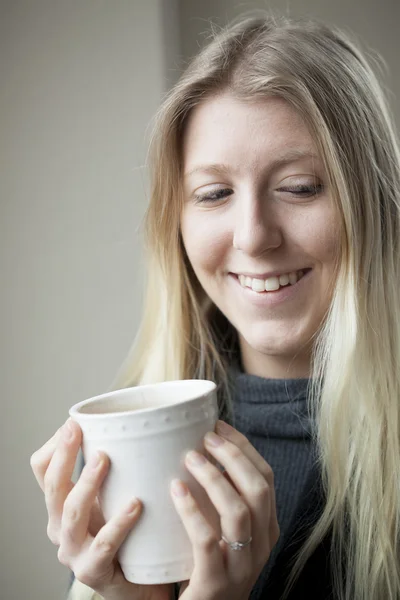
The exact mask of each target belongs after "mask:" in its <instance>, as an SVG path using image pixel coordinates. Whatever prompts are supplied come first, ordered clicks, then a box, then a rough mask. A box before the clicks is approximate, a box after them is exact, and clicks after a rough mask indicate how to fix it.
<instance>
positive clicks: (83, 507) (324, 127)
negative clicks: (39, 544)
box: [32, 16, 400, 600]
mask: <svg viewBox="0 0 400 600" xmlns="http://www.w3.org/2000/svg"><path fill="white" fill-rule="evenodd" d="M150 156H151V176H152V193H151V199H150V204H149V208H148V213H147V218H146V233H147V244H148V255H149V256H148V268H147V275H148V289H147V299H146V302H145V311H144V315H143V320H142V324H141V329H140V331H139V335H138V337H137V339H136V340H135V344H134V346H133V348H132V352H131V353H130V355H129V356H128V358H127V360H126V362H125V364H124V365H123V368H122V369H121V372H120V374H119V377H118V380H117V381H116V382H115V387H125V386H130V385H137V384H141V383H149V382H157V381H163V380H173V379H185V378H187V379H193V378H201V379H212V380H214V381H216V383H217V384H218V394H219V408H220V418H221V420H220V421H219V422H218V426H217V434H218V435H216V434H215V433H214V432H210V433H209V434H207V436H206V437H205V440H204V444H205V449H206V450H207V452H205V453H204V455H203V454H199V453H197V454H193V453H191V454H190V456H189V455H188V456H187V457H186V461H185V465H186V467H187V469H188V470H189V471H190V472H191V473H192V475H193V476H194V477H195V478H196V479H197V481H198V482H199V484H200V485H201V486H203V488H204V489H205V491H206V492H207V494H208V496H209V498H210V499H211V501H212V502H213V504H214V506H215V508H216V510H217V513H218V515H219V517H220V527H221V531H222V534H223V535H222V537H220V536H219V535H218V534H217V532H216V531H215V530H214V529H213V527H212V526H211V524H210V523H209V522H208V521H207V519H206V518H205V516H204V514H203V513H202V512H201V510H200V508H199V506H198V505H197V504H196V502H195V500H194V498H193V496H192V495H191V492H190V490H189V489H188V487H187V486H185V485H184V484H183V483H182V482H178V485H177V486H176V487H174V488H173V489H171V497H172V498H173V501H174V503H175V507H176V510H177V513H178V514H179V518H180V519H181V520H182V522H183V524H184V526H185V528H186V531H187V534H188V537H189V539H190V541H191V543H192V547H193V557H194V565H195V566H194V570H193V573H192V575H191V577H190V580H188V581H185V582H177V584H178V583H179V585H176V586H174V587H173V586H138V585H135V584H131V583H129V582H127V581H126V580H125V578H124V577H123V575H122V571H121V569H120V567H119V564H118V561H117V558H116V556H117V554H116V553H117V550H118V548H119V546H120V545H121V543H122V541H123V539H124V537H125V536H126V535H127V533H128V531H129V530H130V529H131V528H132V527H133V528H134V527H135V523H136V521H137V519H138V517H139V513H140V510H139V508H138V507H139V504H138V503H137V504H136V505H135V507H132V506H130V507H127V509H126V511H125V512H124V513H123V514H121V515H120V516H119V517H118V519H116V520H115V521H113V522H109V523H107V524H104V522H103V521H102V515H101V511H100V508H99V505H98V502H97V500H96V495H97V493H98V490H99V486H100V485H101V482H102V480H103V479H104V476H105V474H106V471H107V468H108V467H107V460H106V458H105V457H103V461H102V463H101V464H100V465H99V464H97V466H95V465H92V466H90V465H89V466H87V467H85V469H84V471H83V473H82V476H81V477H80V478H79V480H78V482H77V484H76V485H75V486H74V485H73V484H72V482H71V480H70V475H71V473H72V466H73V464H74V460H75V457H76V454H77V452H78V449H79V444H80V439H81V438H80V435H81V434H80V431H79V428H76V427H75V428H74V427H73V428H72V432H71V427H70V426H66V427H65V428H64V430H63V434H62V435H59V434H57V435H56V436H55V438H53V439H52V440H50V441H49V442H48V443H47V444H46V445H45V446H44V447H43V448H42V449H41V450H39V451H38V452H37V453H36V454H35V455H34V457H33V459H32V465H33V468H34V472H35V474H36V477H37V479H38V481H39V484H40V485H41V487H42V489H43V490H44V492H45V495H46V502H47V506H48V510H49V535H50V536H51V537H52V539H53V541H54V543H56V544H57V545H59V546H60V549H59V558H60V560H61V561H62V562H63V563H64V564H66V565H68V566H69V567H70V568H71V570H72V571H73V572H74V575H75V583H74V584H73V586H72V588H71V593H70V600H78V599H85V598H86V599H87V600H89V598H99V597H101V596H104V598H105V599H106V600H125V599H128V598H129V600H145V599H146V600H169V599H170V598H171V597H172V596H173V595H174V594H175V595H179V597H180V598H181V599H182V600H248V599H251V600H264V599H265V600H299V599H301V598H307V600H328V599H330V600H333V599H334V600H336V599H337V600H350V599H351V600H383V599H385V600H399V599H400V543H399V542H400V487H399V485H398V482H399V479H400V466H399V465H400V434H399V432H400V425H399V424H400V309H399V293H400V155H399V149H398V146H397V142H396V139H395V135H394V129H393V126H392V123H391V119H390V115H389V111H388V109H387V105H386V102H385V99H384V96H383V93H382V91H381V88H380V85H379V83H378V81H377V79H376V77H375V75H374V73H373V71H372V70H371V68H370V66H369V64H368V63H367V61H366V59H365V58H364V56H363V55H362V54H361V52H360V51H359V50H358V49H357V47H356V45H355V44H354V43H352V41H351V40H349V39H348V38H347V37H346V36H345V35H344V34H342V33H341V32H339V31H337V30H335V29H333V28H329V27H327V26H324V25H322V24H320V23H314V22H312V21H292V20H288V19H272V18H270V17H269V16H267V17H257V18H241V19H239V20H238V21H237V22H236V23H233V24H231V25H229V26H228V27H227V28H225V29H224V30H222V31H221V32H220V33H219V34H218V35H217V36H216V37H215V39H213V40H212V41H211V42H210V44H209V45H208V46H207V47H206V48H205V49H204V50H202V51H201V52H200V53H199V55H198V56H197V57H195V58H194V60H193V61H192V63H191V64H190V65H189V66H188V68H187V70H186V72H185V73H184V74H183V76H182V78H181V80H180V81H179V82H178V83H177V85H176V86H175V87H174V89H173V90H172V91H171V93H170V94H169V96H168V97H167V98H166V100H165V102H164V103H163V105H162V106H161V108H160V111H159V114H158V116H157V119H156V122H155V130H154V136H153V139H152V144H151V153H150ZM229 423H230V425H229ZM231 425H234V427H232V426H231ZM216 463H217V464H219V465H222V466H223V468H224V473H222V472H221V470H220V469H219V468H217V466H216ZM144 509H146V507H145V506H144ZM133 534H134V531H133ZM83 584H86V586H85V585H83ZM89 588H91V589H89ZM93 590H95V591H93ZM95 592H96V593H95ZM99 595H101V596H99Z"/></svg>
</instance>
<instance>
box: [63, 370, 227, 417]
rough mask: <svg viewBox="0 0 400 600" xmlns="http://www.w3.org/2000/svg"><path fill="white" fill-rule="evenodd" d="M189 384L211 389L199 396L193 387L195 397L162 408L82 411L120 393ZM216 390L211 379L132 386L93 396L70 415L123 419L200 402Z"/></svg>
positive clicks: (73, 408)
mask: <svg viewBox="0 0 400 600" xmlns="http://www.w3.org/2000/svg"><path fill="white" fill-rule="evenodd" d="M188 383H192V384H209V389H206V390H205V391H204V392H203V393H201V394H200V395H199V393H198V391H197V392H196V390H195V386H193V388H194V389H193V397H188V398H185V399H184V400H181V401H177V402H173V403H170V404H165V405H161V406H151V407H149V408H140V409H133V410H124V411H115V412H114V411H109V412H101V413H85V412H81V409H82V408H84V407H85V406H88V405H90V404H95V403H96V402H101V401H102V400H104V399H107V398H109V397H111V396H114V395H115V394H116V393H118V395H119V396H121V397H123V396H125V395H128V394H130V393H131V392H132V390H136V389H138V388H140V389H141V390H143V389H149V388H155V387H172V386H177V385H178V386H181V385H183V384H188ZM216 389H217V385H216V383H215V382H214V381H211V380H209V379H179V380H174V381H160V382H158V383H147V384H143V385H135V386H131V387H128V388H121V389H118V390H112V391H110V392H105V393H103V394H99V395H97V396H92V397H91V398H87V399H85V400H82V401H80V402H77V403H76V404H74V405H73V406H71V408H70V409H69V415H70V417H72V418H79V419H85V420H86V419H90V420H91V419H101V418H104V417H107V418H112V417H115V418H116V417H123V416H127V415H132V414H134V413H136V414H139V413H140V414H143V413H148V412H153V411H155V410H162V409H163V408H170V407H171V406H182V405H183V404H185V403H187V402H192V401H193V400H200V399H201V398H204V397H206V396H207V395H209V394H210V393H211V392H213V391H215V390H216Z"/></svg>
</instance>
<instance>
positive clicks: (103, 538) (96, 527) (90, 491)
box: [31, 419, 173, 600]
mask: <svg viewBox="0 0 400 600" xmlns="http://www.w3.org/2000/svg"><path fill="white" fill-rule="evenodd" d="M81 442H82V432H81V429H80V427H79V425H78V424H77V423H75V421H72V420H71V419H68V421H67V422H66V423H65V424H64V426H63V427H61V428H60V429H59V430H58V431H57V432H56V434H55V435H54V436H53V437H52V438H51V439H50V440H49V441H48V442H47V443H46V444H45V445H44V446H42V448H40V449H39V450H37V452H35V453H34V454H33V455H32V457H31V467H32V470H33V472H34V475H35V477H36V479H37V481H38V483H39V485H40V487H41V489H42V491H43V492H44V495H45V501H46V506H47V511H48V517H49V520H48V527H47V534H48V537H49V538H50V540H51V541H52V542H53V544H55V545H56V546H58V547H59V550H58V559H59V561H60V562H61V563H62V564H63V565H66V566H67V567H69V568H70V569H71V571H72V572H73V573H74V575H75V577H76V579H78V580H79V581H81V582H82V583H84V584H85V585H87V586H89V587H90V588H92V589H93V590H94V591H95V592H97V593H98V594H100V595H101V596H103V598H105V600H169V599H170V598H171V597H172V587H173V586H172V585H171V584H165V585H154V586H148V585H146V586H141V585H137V584H135V583H131V582H129V581H127V580H126V579H125V577H124V574H123V572H122V570H121V567H120V565H119V563H118V561H117V558H116V555H117V552H118V549H119V547H120V545H121V544H122V542H123V541H124V539H125V538H126V536H127V535H128V533H129V531H130V530H131V528H132V527H133V526H134V524H135V523H136V521H137V520H138V518H139V516H140V512H141V504H140V502H139V501H137V502H136V503H131V505H130V506H127V507H126V508H125V510H124V511H122V512H121V513H120V514H118V515H116V516H114V517H113V518H112V519H110V520H109V521H108V523H105V521H104V517H103V515H102V512H101V509H100V506H99V502H98V493H99V489H100V486H101V484H102V482H103V480H104V477H105V476H106V473H107V470H108V467H109V459H108V457H107V456H106V455H105V454H104V453H99V454H98V461H97V463H95V461H94V460H92V461H89V462H88V464H86V465H85V467H84V469H83V471H82V473H81V475H80V477H79V480H78V481H77V483H76V484H74V483H72V481H71V477H72V474H73V470H74V466H75V462H76V458H77V455H78V451H79V448H80V445H81Z"/></svg>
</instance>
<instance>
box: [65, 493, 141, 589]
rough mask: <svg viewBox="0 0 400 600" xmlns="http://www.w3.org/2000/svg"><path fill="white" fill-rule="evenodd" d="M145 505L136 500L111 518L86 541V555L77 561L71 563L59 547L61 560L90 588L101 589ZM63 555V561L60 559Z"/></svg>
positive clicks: (82, 555)
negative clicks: (102, 582)
mask: <svg viewBox="0 0 400 600" xmlns="http://www.w3.org/2000/svg"><path fill="white" fill-rule="evenodd" d="M141 509H142V505H141V503H140V501H139V500H137V499H136V498H134V499H132V501H131V502H129V504H128V505H127V506H126V507H125V509H124V510H123V511H122V512H121V513H120V514H118V515H116V516H115V517H113V518H111V519H110V520H109V521H108V522H107V523H106V525H104V527H102V529H101V530H100V531H99V532H98V534H97V536H96V537H95V538H94V539H89V538H87V544H86V548H85V551H84V552H81V553H80V554H79V555H78V556H77V558H76V560H72V561H71V560H70V559H69V558H68V554H67V553H64V549H63V546H60V551H59V560H60V561H61V562H63V564H67V566H69V567H70V568H72V570H73V571H74V573H75V576H76V578H77V579H78V580H79V581H81V582H82V583H84V584H85V585H88V586H89V587H96V588H98V587H99V583H100V582H101V581H102V580H103V581H104V580H105V579H106V578H109V574H110V566H111V565H112V564H113V562H114V561H115V557H116V554H117V552H118V550H119V548H120V546H121V544H122V542H123V541H124V540H125V538H126V537H127V535H128V533H129V532H130V530H131V529H132V527H133V526H134V525H135V523H136V522H137V520H138V519H139V517H140V513H141ZM60 554H61V557H60Z"/></svg>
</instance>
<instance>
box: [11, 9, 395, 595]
mask: <svg viewBox="0 0 400 600" xmlns="http://www.w3.org/2000/svg"><path fill="white" fill-rule="evenodd" d="M264 7H267V8H275V9H278V10H280V11H283V12H285V13H286V12H289V13H291V14H293V15H297V14H309V15H311V16H318V17H322V18H323V19H325V20H326V21H328V22H333V23H336V24H337V25H340V26H342V27H346V28H348V29H350V30H352V31H354V32H355V33H356V34H357V35H358V36H359V37H360V38H361V39H362V40H363V41H364V43H365V45H370V46H372V47H373V48H375V49H376V50H377V51H378V52H380V53H381V54H382V55H383V57H384V58H385V60H386V62H387V64H388V67H389V69H390V74H389V75H388V76H387V78H386V84H387V85H388V86H389V87H390V88H391V90H392V95H391V103H392V107H393V109H394V111H395V115H396V119H397V122H399V117H400V113H399V110H398V107H397V102H396V97H397V98H399V97H400V73H399V61H398V23H399V17H400V14H399V12H400V10H399V7H400V3H399V2H397V1H396V0H353V1H352V2H348V0H336V1H335V2H332V1H331V0H323V1H322V0H321V1H317V0H297V1H294V0H293V1H292V2H279V1H277V0H275V1H274V2H269V3H268V4H267V3H264V2H246V3H235V2H232V1H228V0H224V1H222V0H212V1H211V0H181V2H179V0H164V1H163V0H2V2H1V3H0V76H1V78H0V85H1V87H0V206H1V213H0V261H1V262H0V267H1V271H0V272H1V276H2V285H1V295H0V315H1V317H0V318H1V321H0V332H1V336H0V340H1V341H0V344H1V346H0V351H1V355H0V358H1V371H0V385H1V389H0V392H1V407H2V411H1V436H0V439H1V446H0V449H1V452H0V456H1V459H0V468H1V496H0V497H1V511H0V518H1V530H0V556H1V561H0V573H1V581H0V598H1V599H2V600H25V599H28V598H29V600H56V599H58V598H63V595H64V591H65V588H66V585H67V580H68V572H67V569H66V568H65V567H63V566H61V565H59V563H58V561H57V558H56V548H55V547H54V546H52V545H51V543H50V542H49V541H48V539H47V536H46V525H47V518H46V510H45V506H44V502H43V498H42V493H41V492H40V490H39V488H38V486H37V484H36V482H35V480H34V478H33V475H32V473H31V470H30V466H29V457H30V455H31V454H32V452H33V451H34V450H36V449H37V448H38V447H40V446H41V445H42V444H43V443H44V442H45V441H46V440H47V438H48V437H50V436H51V435H52V434H53V432H54V431H55V430H56V429H57V428H58V427H59V426H60V424H61V423H62V422H63V421H64V420H65V419H66V417H67V412H68V408H69V407H70V406H71V405H72V404H73V403H75V402H77V401H79V400H82V399H84V398H85V397H88V396H91V395H95V394H98V393H101V392H103V391H105V390H106V389H107V388H108V387H109V385H110V383H111V381H112V380H113V378H114V376H115V374H116V372H117V370H118V367H119V366H120V364H121V362H122V360H123V358H124V356H125V354H126V352H127V351H128V349H129V347H130V344H131V341H132V339H133V337H134V334H135V331H136V328H137V325H138V320H139V315H140V307H141V300H142V288H143V275H144V268H143V262H142V260H141V256H142V254H141V240H140V235H139V231H138V229H139V225H140V222H141V219H142V216H143V212H144V209H145V205H146V193H147V178H146V171H145V169H144V164H145V160H146V148H147V139H148V133H149V130H148V126H149V123H150V120H151V118H152V116H153V114H154V112H155V110H156V108H157V106H158V105H159V103H160V101H161V99H162V97H163V94H164V93H165V92H166V90H167V89H168V88H169V87H170V85H171V84H172V83H173V82H174V81H175V80H176V78H177V76H178V74H179V68H180V65H181V64H182V61H183V60H184V59H186V58H187V57H189V56H191V55H192V54H193V53H195V52H196V50H197V49H198V48H199V46H200V45H201V44H202V43H203V40H204V36H202V35H201V34H202V32H204V31H205V30H207V29H208V20H209V19H213V20H214V21H215V22H217V23H219V24H220V25H222V24H224V23H225V22H226V21H227V20H228V19H230V18H232V17H234V16H236V15H237V14H238V13H241V12H243V11H244V10H247V9H250V8H264Z"/></svg>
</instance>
